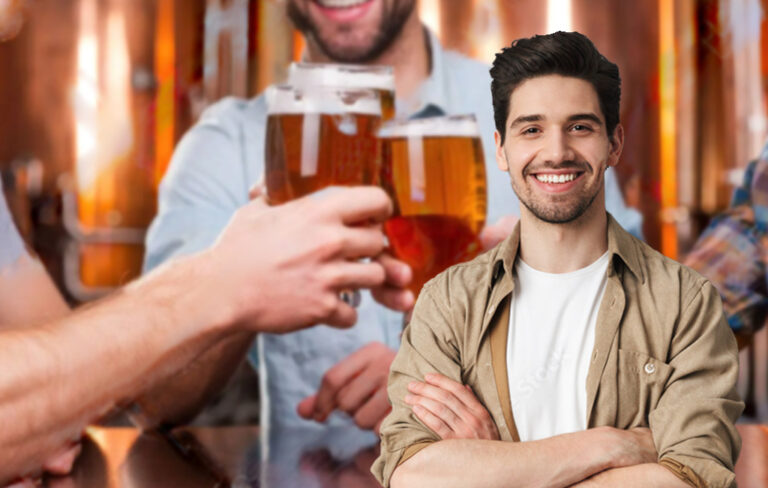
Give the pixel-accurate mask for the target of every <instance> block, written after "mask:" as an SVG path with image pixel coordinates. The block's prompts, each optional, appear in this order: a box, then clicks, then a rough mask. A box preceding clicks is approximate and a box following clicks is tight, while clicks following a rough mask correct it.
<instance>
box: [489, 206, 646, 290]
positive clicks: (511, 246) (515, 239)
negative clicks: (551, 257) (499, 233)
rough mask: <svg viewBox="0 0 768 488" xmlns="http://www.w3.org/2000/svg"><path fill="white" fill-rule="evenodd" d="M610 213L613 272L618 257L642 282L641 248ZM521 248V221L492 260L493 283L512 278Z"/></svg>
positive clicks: (610, 249) (609, 239)
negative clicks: (503, 277)
mask: <svg viewBox="0 0 768 488" xmlns="http://www.w3.org/2000/svg"><path fill="white" fill-rule="evenodd" d="M607 215H608V229H607V230H608V251H609V252H610V253H611V257H612V259H611V263H612V264H613V269H612V272H615V271H617V270H616V258H617V257H618V259H619V260H621V261H622V262H623V263H624V265H626V267H627V268H628V269H629V270H630V271H631V272H632V274H634V275H635V277H636V278H637V279H638V280H640V281H641V282H643V281H644V274H643V268H642V266H641V258H640V250H639V247H638V245H637V242H636V240H635V238H634V237H632V235H631V234H629V233H628V232H627V231H625V230H624V229H623V228H622V227H621V225H619V223H618V222H616V220H615V219H614V218H613V216H611V214H607ZM519 248H520V222H518V223H517V225H515V228H514V230H513V231H512V234H511V235H510V236H509V237H507V238H506V239H505V240H504V241H503V242H502V243H501V244H500V245H499V247H498V248H497V250H496V256H495V258H494V259H493V260H492V261H491V276H492V278H491V284H492V286H493V284H495V283H496V282H497V281H498V279H500V278H501V277H502V276H507V277H509V278H512V270H513V269H514V266H515V259H517V252H518V249H519Z"/></svg>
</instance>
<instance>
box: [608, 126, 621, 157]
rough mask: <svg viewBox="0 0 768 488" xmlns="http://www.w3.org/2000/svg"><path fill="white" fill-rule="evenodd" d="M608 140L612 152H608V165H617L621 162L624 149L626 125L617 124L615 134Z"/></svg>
mask: <svg viewBox="0 0 768 488" xmlns="http://www.w3.org/2000/svg"><path fill="white" fill-rule="evenodd" d="M608 142H609V143H610V145H611V149H610V153H609V154H608V166H616V165H617V164H619V158H620V157H621V150H622V149H624V127H622V125H621V124H616V128H615V129H613V135H612V136H611V139H610V141H608Z"/></svg>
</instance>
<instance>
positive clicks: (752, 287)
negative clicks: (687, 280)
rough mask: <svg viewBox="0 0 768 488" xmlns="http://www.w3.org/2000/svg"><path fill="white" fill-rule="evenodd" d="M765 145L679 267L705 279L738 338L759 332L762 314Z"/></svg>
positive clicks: (767, 197)
mask: <svg viewBox="0 0 768 488" xmlns="http://www.w3.org/2000/svg"><path fill="white" fill-rule="evenodd" d="M767 230H768V145H766V147H765V148H764V149H763V152H762V154H761V155H760V157H759V159H757V160H756V161H752V162H751V163H749V165H748V166H747V170H746V172H745V174H744V181H743V183H742V185H741V186H740V187H738V188H736V191H734V193H733V199H732V201H731V205H730V207H729V208H728V209H727V210H725V211H724V212H723V213H721V214H719V215H718V216H716V217H715V218H713V219H712V221H711V222H710V223H709V225H708V226H707V228H706V229H705V230H704V233H703V234H702V235H701V237H700V238H699V240H698V241H697V242H696V244H695V245H694V246H693V250H692V251H691V253H690V254H689V255H688V256H687V258H686V260H685V264H687V265H688V266H690V267H691V268H693V269H695V270H696V271H698V272H699V273H701V274H703V275H704V276H705V277H707V278H708V279H709V280H710V281H711V282H712V283H713V284H714V285H715V286H716V287H717V289H718V291H719V292H720V295H721V296H722V298H723V308H724V309H725V314H726V318H727V319H728V325H730V326H731V328H732V329H733V331H734V332H737V333H739V334H746V335H749V334H752V333H754V332H755V331H756V330H758V329H759V328H760V327H762V325H763V323H764V321H765V318H766V312H768V281H767V280H766V262H767V260H766V258H768V254H767V251H768V232H766V231H767Z"/></svg>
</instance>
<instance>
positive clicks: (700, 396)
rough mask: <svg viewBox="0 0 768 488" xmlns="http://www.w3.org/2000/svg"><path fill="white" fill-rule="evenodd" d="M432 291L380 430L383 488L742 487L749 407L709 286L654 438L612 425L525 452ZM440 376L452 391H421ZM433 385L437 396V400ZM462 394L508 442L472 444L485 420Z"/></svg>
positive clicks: (674, 359) (683, 324)
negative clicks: (737, 471) (739, 473)
mask: <svg viewBox="0 0 768 488" xmlns="http://www.w3.org/2000/svg"><path fill="white" fill-rule="evenodd" d="M432 288H433V290H432V293H427V294H425V293H424V291H422V296H421V297H420V298H419V302H418V303H417V305H416V309H415V311H414V318H413V320H412V322H411V325H410V327H409V328H408V329H406V331H405V332H404V334H403V344H402V346H401V350H400V352H399V353H398V356H397V358H396V359H395V361H394V363H393V366H392V371H391V376H390V382H389V395H390V401H391V402H392V404H393V412H392V414H391V415H390V416H389V417H388V418H387V419H386V420H385V421H384V423H383V425H382V428H381V435H382V450H381V451H382V455H381V456H380V458H379V459H378V460H377V462H376V464H375V465H374V467H373V471H374V474H375V475H376V476H377V477H378V478H379V479H380V481H381V482H382V483H383V484H384V485H385V486H390V484H391V486H394V487H399V486H470V487H471V486H554V487H565V486H584V487H589V486H634V485H633V483H634V484H638V486H669V487H676V486H711V487H720V486H723V487H725V486H732V485H733V479H734V477H733V465H734V463H735V459H736V457H737V455H738V450H739V447H740V442H739V439H738V435H737V434H736V432H735V429H734V427H733V423H734V422H735V419H736V418H737V417H738V415H739V413H740V412H741V408H742V405H743V404H741V403H740V402H739V401H738V399H737V398H736V397H735V393H734V391H733V386H734V385H732V384H731V383H733V384H735V377H736V370H737V363H736V357H735V344H734V347H733V348H732V349H733V351H731V350H730V349H731V348H730V347H724V348H723V347H720V348H718V346H717V345H718V344H719V345H720V346H722V345H723V344H726V345H728V344H731V343H732V342H733V337H732V336H729V335H726V333H727V332H728V331H727V327H725V326H724V324H723V323H721V321H722V313H720V314H719V315H718V314H717V313H713V311H716V310H721V308H718V307H719V298H718V297H717V294H716V292H715V291H714V289H713V288H712V287H711V285H709V284H704V285H699V286H698V287H697V288H695V289H693V287H692V292H691V293H690V295H688V296H686V297H685V302H686V306H685V307H684V309H683V310H682V312H681V315H680V316H679V318H678V320H677V323H678V324H679V325H678V328H677V330H676V332H675V333H676V334H677V337H676V338H675V340H674V344H673V345H672V347H670V352H669V357H668V358H667V361H668V363H667V364H668V366H669V367H670V369H671V371H672V373H671V375H670V376H669V378H668V379H667V380H666V382H665V383H664V385H663V388H664V389H663V393H662V394H661V397H660V398H659V400H658V401H657V402H655V406H652V408H650V409H649V410H646V414H645V416H644V418H645V422H647V423H646V424H644V425H648V426H650V430H649V429H629V430H622V429H617V428H614V427H610V426H603V427H597V428H592V429H589V430H586V431H582V432H576V433H572V434H565V435H560V436H555V437H551V438H548V439H543V440H539V441H533V442H523V443H520V442H509V441H511V440H512V439H513V437H514V436H513V435H512V434H510V431H508V430H506V426H505V419H504V416H503V415H502V412H501V409H500V408H498V405H497V404H498V402H499V398H500V397H499V396H497V394H496V390H495V388H492V389H489V388H488V383H489V381H488V376H489V375H490V374H491V369H490V364H487V362H489V361H487V360H488V359H489V356H485V357H483V356H482V352H481V353H480V355H478V358H479V359H478V361H477V363H474V364H468V363H467V356H468V354H469V353H470V351H474V350H476V348H475V344H469V345H468V344H467V341H468V340H469V339H468V337H469V336H468V335H466V334H464V333H465V332H466V331H464V330H463V329H460V328H459V327H458V326H452V325H449V326H446V323H448V322H449V321H450V320H451V317H450V316H449V314H450V313H451V299H450V298H449V297H450V296H451V294H450V293H443V292H442V291H441V292H440V293H435V292H434V289H435V288H437V286H433V287H432ZM446 291H447V288H446ZM424 295H426V296H424ZM459 322H460V321H459ZM470 342H471V341H470ZM482 347H483V346H482V344H481V345H480V349H482ZM731 352H733V353H734V354H731ZM731 356H733V357H731ZM486 366H487V369H484V368H485V367H486ZM436 372H437V373H440V374H441V375H443V376H445V377H446V381H447V382H445V383H443V384H442V385H435V384H434V383H435V381H434V377H433V379H432V380H430V381H427V382H425V383H424V382H423V381H424V380H425V376H427V375H428V374H429V373H436ZM482 378H486V379H485V380H483V379H482ZM483 381H484V382H485V386H483ZM430 383H431V384H432V386H433V387H434V386H438V388H432V389H431V391H428V390H430V388H428V387H429V386H430ZM451 383H453V384H452V385H451ZM490 383H493V381H490ZM463 384H470V385H471V386H472V387H473V389H474V393H475V395H476V396H477V398H478V399H479V400H480V401H481V402H482V405H481V406H482V407H483V408H484V409H487V411H488V412H489V413H488V415H489V417H490V418H491V419H492V422H493V423H494V424H495V425H496V426H497V427H498V429H499V430H500V431H501V432H502V435H501V439H502V441H501V442H500V441H498V440H487V439H492V437H487V436H486V437H485V439H478V438H480V437H483V436H482V435H474V434H473V433H477V432H480V431H481V430H482V429H478V428H477V426H478V425H481V424H482V423H483V419H482V414H479V413H478V412H479V410H478V408H477V406H472V404H471V401H468V400H467V399H466V398H467V397H466V396H465V395H463V394H462V393H463V392H462V389H464V391H466V389H465V388H464V386H462V385H463ZM625 387H626V385H625ZM419 389H420V391H417V390H419ZM406 397H407V398H406ZM430 402H431V403H430ZM415 405H419V408H414V407H413V406H415ZM430 405H431V406H430ZM597 425H600V424H597ZM603 425H606V424H603ZM637 425H643V424H637ZM486 431H487V429H486ZM451 437H454V438H451ZM462 437H463V438H462ZM467 437H475V438H469V439H467ZM503 441H507V442H503ZM683 480H685V481H683Z"/></svg>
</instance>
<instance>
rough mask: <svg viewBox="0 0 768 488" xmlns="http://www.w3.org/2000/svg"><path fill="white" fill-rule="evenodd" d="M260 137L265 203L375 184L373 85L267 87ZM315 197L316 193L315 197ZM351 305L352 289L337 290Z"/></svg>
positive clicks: (377, 107)
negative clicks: (370, 87)
mask: <svg viewBox="0 0 768 488" xmlns="http://www.w3.org/2000/svg"><path fill="white" fill-rule="evenodd" d="M266 97H267V113H268V115H267V130H266V142H265V163H266V186H267V202H268V203H269V204H270V205H275V204H280V203H285V202H287V201H289V200H293V199H295V198H299V197H302V196H305V195H309V194H310V193H314V192H317V191H318V190H323V189H325V190H326V191H330V188H331V187H334V186H355V185H377V184H378V178H379V149H378V144H379V142H378V140H377V137H376V134H377V131H378V129H379V126H380V123H381V100H380V97H379V95H378V93H376V92H375V91H373V90H365V89H346V88H334V87H322V86H320V87H306V88H297V87H293V86H290V85H278V86H273V87H270V88H269V89H268V91H267V95H266ZM318 198H320V197H318ZM340 294H341V296H342V299H343V300H344V301H345V302H347V303H348V304H349V305H352V306H356V305H357V303H358V302H359V294H358V293H357V292H356V291H350V290H340Z"/></svg>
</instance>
